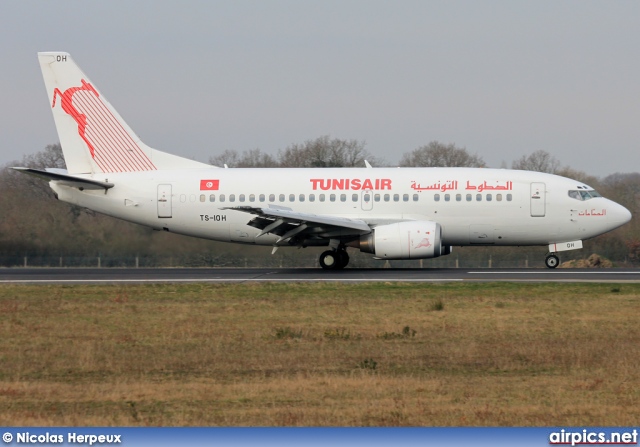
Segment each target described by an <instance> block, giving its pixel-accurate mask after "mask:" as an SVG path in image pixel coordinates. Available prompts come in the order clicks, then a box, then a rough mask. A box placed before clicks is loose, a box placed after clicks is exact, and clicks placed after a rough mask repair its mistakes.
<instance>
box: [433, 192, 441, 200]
mask: <svg viewBox="0 0 640 447" xmlns="http://www.w3.org/2000/svg"><path fill="white" fill-rule="evenodd" d="M433 200H435V201H436V202H439V201H440V194H434V196H433Z"/></svg>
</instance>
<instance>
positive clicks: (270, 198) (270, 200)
mask: <svg viewBox="0 0 640 447" xmlns="http://www.w3.org/2000/svg"><path fill="white" fill-rule="evenodd" d="M275 201H276V195H275V194H269V202H275Z"/></svg>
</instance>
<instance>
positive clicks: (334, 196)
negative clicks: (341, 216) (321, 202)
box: [329, 194, 336, 202]
mask: <svg viewBox="0 0 640 447" xmlns="http://www.w3.org/2000/svg"><path fill="white" fill-rule="evenodd" d="M329 200H330V201H332V202H335V201H336V195H335V194H331V195H330V196H329Z"/></svg>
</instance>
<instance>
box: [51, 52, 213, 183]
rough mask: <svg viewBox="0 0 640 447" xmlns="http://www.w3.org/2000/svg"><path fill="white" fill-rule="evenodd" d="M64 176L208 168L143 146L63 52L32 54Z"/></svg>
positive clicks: (202, 164)
mask: <svg viewBox="0 0 640 447" xmlns="http://www.w3.org/2000/svg"><path fill="white" fill-rule="evenodd" d="M38 59H39V61H40V68H41V69H42V75H43V77H44V83H45V86H46V88H47V95H48V97H49V105H50V107H51V109H52V111H53V118H54V121H55V124H56V128H57V130H58V136H59V138H60V144H61V146H62V152H63V153H64V158H65V162H66V164H67V169H68V171H69V173H70V174H83V173H87V174H88V173H100V172H134V171H153V170H156V169H180V168H183V169H189V168H203V167H211V166H209V165H206V164H204V163H199V162H196V161H192V160H188V159H186V158H182V157H177V156H175V155H171V154H167V153H165V152H161V151H158V150H155V149H151V148H150V147H148V146H146V145H145V144H144V143H143V142H142V141H141V140H140V138H138V136H137V135H136V134H135V133H134V132H133V130H131V128H130V127H129V126H128V125H127V123H125V121H124V120H123V119H122V117H121V116H120V115H119V114H118V112H117V111H116V110H115V109H114V108H113V107H112V106H111V104H109V102H108V101H107V100H106V98H105V97H104V96H103V95H102V94H101V93H100V91H99V90H98V88H97V87H96V86H95V85H94V84H93V83H92V82H91V80H90V79H89V78H88V77H87V76H86V75H85V74H84V73H83V72H82V70H80V67H78V66H77V65H76V64H75V62H74V61H73V60H72V59H71V56H70V55H69V54H68V53H63V52H47V53H38Z"/></svg>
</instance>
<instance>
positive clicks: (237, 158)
mask: <svg viewBox="0 0 640 447" xmlns="http://www.w3.org/2000/svg"><path fill="white" fill-rule="evenodd" d="M209 163H211V164H212V165H215V166H224V165H225V164H226V165H227V166H229V167H230V168H275V167H278V162H277V161H276V160H275V159H274V158H273V156H271V155H269V154H267V153H265V152H262V151H261V150H260V149H252V150H249V151H244V152H243V153H242V155H240V154H238V152H237V151H232V150H226V151H224V152H223V153H222V154H220V155H217V156H215V157H211V158H210V159H209Z"/></svg>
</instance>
